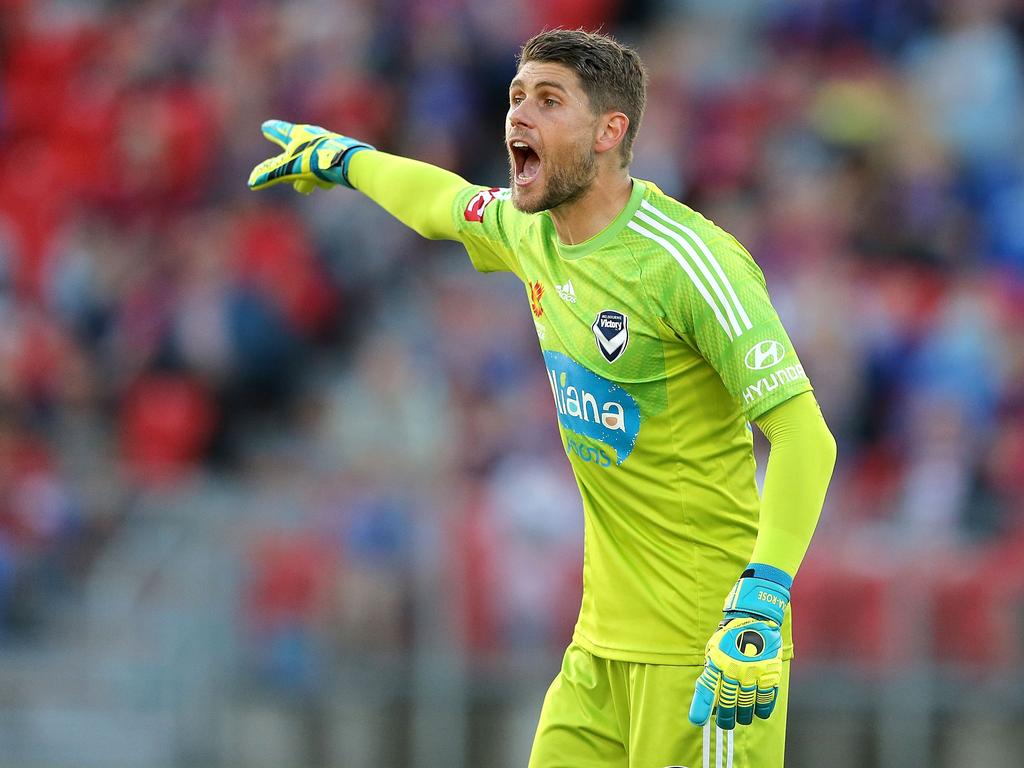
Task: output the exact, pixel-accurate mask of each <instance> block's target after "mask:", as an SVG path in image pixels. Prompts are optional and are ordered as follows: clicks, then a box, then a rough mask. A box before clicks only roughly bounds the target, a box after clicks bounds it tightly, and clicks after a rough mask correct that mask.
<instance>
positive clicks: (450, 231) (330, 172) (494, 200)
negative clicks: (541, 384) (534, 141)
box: [248, 120, 531, 280]
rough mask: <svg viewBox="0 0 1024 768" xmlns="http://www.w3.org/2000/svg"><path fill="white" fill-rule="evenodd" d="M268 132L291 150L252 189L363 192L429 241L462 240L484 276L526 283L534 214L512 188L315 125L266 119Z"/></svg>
mask: <svg viewBox="0 0 1024 768" xmlns="http://www.w3.org/2000/svg"><path fill="white" fill-rule="evenodd" d="M262 131H263V135H264V136H265V137H266V138H267V139H269V140H270V141H272V142H274V143H275V144H277V145H278V146H279V147H281V148H282V149H283V150H284V151H283V152H281V153H280V154H278V155H275V156H273V157H270V158H268V159H266V160H264V161H263V162H262V163H259V164H258V165H257V166H256V167H255V168H253V170H252V173H250V174H249V182H248V183H249V188H250V189H253V190H259V189H265V188H266V187H270V186H273V185H275V184H281V183H289V184H291V185H292V186H293V187H295V190H296V191H298V192H301V193H303V194H309V193H310V192H312V191H313V190H314V189H315V188H317V187H320V188H322V189H329V188H331V187H333V186H335V185H340V186H345V187H349V188H354V189H358V190H359V191H360V192H362V193H363V194H365V195H366V196H367V197H369V198H370V199H371V200H373V201H374V202H376V203H377V204H378V205H380V206H381V207H382V208H384V210H386V211H387V212H388V213H390V214H391V215H392V216H394V217H395V218H397V219H398V220H399V221H400V222H402V223H403V224H405V225H406V226H408V227H410V228H412V229H413V230H414V231H416V232H418V233H419V234H420V235H422V236H423V237H427V238H430V239H432V240H456V241H458V242H460V243H462V244H463V245H464V246H465V248H466V251H467V252H468V253H469V257H470V259H471V260H472V262H473V266H474V267H476V268H477V269H478V270H479V271H481V272H495V271H508V272H513V273H515V274H516V275H518V276H519V277H520V278H521V279H524V280H525V278H523V276H522V274H521V272H522V270H521V269H520V265H519V260H518V257H517V255H516V252H515V247H514V244H515V243H516V242H517V241H518V239H519V237H521V235H522V233H523V232H524V231H525V229H526V228H527V227H528V226H529V224H530V221H531V217H530V216H529V215H528V214H523V213H521V212H519V211H516V210H515V207H514V206H512V205H511V203H509V204H507V205H506V203H507V202H508V201H509V191H508V190H507V189H506V190H501V189H498V188H497V187H490V188H487V187H481V186H478V185H474V184H470V183H469V182H468V181H466V180H465V179H463V178H462V177H461V176H459V175H458V174H455V173H451V172H450V171H446V170H444V169H442V168H437V167H436V166H433V165H430V164H428V163H423V162H420V161H418V160H412V159H410V158H407V157H399V156H397V155H389V154H387V153H386V152H378V151H377V150H376V149H375V148H374V147H372V146H371V145H369V144H367V143H366V142H362V141H359V140H358V139H354V138H352V137H350V136H344V135H342V134H339V133H332V132H330V131H327V130H325V129H323V128H320V127H319V126H316V125H305V124H295V123H289V122H286V121H284V120H267V121H266V122H264V123H263V126H262Z"/></svg>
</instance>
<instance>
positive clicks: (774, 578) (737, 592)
mask: <svg viewBox="0 0 1024 768" xmlns="http://www.w3.org/2000/svg"><path fill="white" fill-rule="evenodd" d="M792 586H793V577H792V576H790V575H789V574H788V573H786V572H785V571H783V570H781V569H779V568H775V567H774V566H771V565H765V564H763V563H751V564H750V565H749V566H747V568H746V570H744V571H743V574H742V575H741V576H740V578H739V580H738V581H737V582H736V584H735V586H734V587H733V588H732V591H731V592H729V594H728V596H727V597H726V598H725V605H724V606H723V607H722V610H723V612H724V613H725V615H726V617H727V618H728V617H734V616H753V617H756V618H760V619H768V620H770V621H774V622H775V623H776V624H782V620H783V618H784V617H785V614H786V606H787V605H789V590H790V587H792Z"/></svg>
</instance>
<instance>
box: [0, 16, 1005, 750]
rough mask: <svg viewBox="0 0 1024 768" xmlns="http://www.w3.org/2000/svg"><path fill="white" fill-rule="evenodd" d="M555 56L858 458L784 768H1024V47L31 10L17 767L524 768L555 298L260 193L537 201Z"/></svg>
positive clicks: (20, 107)
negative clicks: (730, 250) (540, 126)
mask: <svg viewBox="0 0 1024 768" xmlns="http://www.w3.org/2000/svg"><path fill="white" fill-rule="evenodd" d="M554 25H563V26H570V27H575V26H580V25H582V26H585V27H588V28H595V27H597V26H599V25H603V28H604V29H605V30H606V31H610V32H613V33H615V34H617V35H618V36H620V37H621V38H622V39H623V40H625V41H627V42H630V43H632V44H634V45H636V46H637V47H638V48H639V50H640V51H641V53H642V55H643V57H644V58H645V60H646V62H647V64H648V66H649V68H650V71H651V76H652V77H651V88H650V99H649V107H648V112H647V116H646V118H645V120H644V124H643V128H642V130H641V133H640V137H639V140H638V143H637V147H636V161H635V165H634V175H636V176H639V177H642V178H649V179H652V180H654V181H655V182H656V183H658V184H659V185H660V186H661V187H662V188H663V189H664V190H666V191H667V192H668V193H670V194H672V195H675V196H678V197H679V198H681V199H683V200H684V201H687V202H689V203H691V204H692V205H694V206H695V207H697V208H698V209H700V210H702V211H703V212H704V213H706V214H707V215H708V216H710V217H711V218H713V219H714V220H716V221H717V222H718V223H720V224H721V225H723V226H724V227H726V228H727V229H729V230H730V231H732V232H733V233H735V234H736V235H737V236H738V237H739V238H740V240H741V241H743V242H744V243H745V244H747V245H748V247H749V248H750V250H751V251H752V252H753V253H754V254H755V257H756V258H757V259H758V261H759V262H760V264H761V265H762V267H763V269H764V271H765V273H766V275H767V278H768V282H769V287H770V289H771V291H772V293H773V296H774V300H775V303H776V306H777V307H778V309H779V311H780V314H781V315H782V317H783V319H784V321H785V322H786V324H787V326H788V328H789V331H790V333H791V336H792V337H793V340H794V342H795V343H796V345H797V346H798V348H799V350H800V353H801V357H802V358H803V361H804V363H805V365H806V367H807V369H808V370H809V372H810V374H811V377H812V380H813V381H814V383H815V385H816V387H817V393H818V397H819V400H820V401H821V403H822V406H823V409H824V411H825V414H826V416H827V419H828V421H829V423H830V425H831V427H832V429H833V431H834V432H835V434H836V436H837V439H838V442H839V449H840V454H839V456H840V458H839V465H838V468H837V472H836V476H835V479H834V481H833V484H832V488H831V491H830V494H829V498H828V501H827V503H826V508H825V512H824V516H823V519H822V523H821V525H820V527H819V531H818V533H817V535H816V538H815V541H814V544H813V546H812V550H811V553H810V555H809V557H808V560H807V561H806V564H805V566H804V567H803V569H802V571H801V574H800V577H799V578H798V579H797V588H796V597H795V599H796V624H795V626H796V635H797V644H798V645H797V653H798V661H797V669H796V676H795V681H794V689H793V701H792V705H791V723H792V724H791V728H790V732H791V737H790V745H789V755H790V757H789V761H788V765H790V766H795V767H796V768H800V767H802V766H820V765H824V764H828V765H829V766H830V768H845V766H880V767H881V768H893V767H894V766H901V768H907V767H909V766H943V767H947V766H948V767H949V768H953V767H954V766H972V767H976V768H986V767H988V766H992V767H993V768H994V767H995V766H1008V765H1017V764H1020V755H1021V754H1022V753H1024V728H1022V727H1021V726H1022V725H1024V693H1022V687H1021V683H1022V682H1024V681H1022V675H1021V669H1022V666H1021V661H1022V655H1024V526H1022V522H1024V518H1022V514H1024V153H1022V152H1021V150H1020V147H1021V146H1022V142H1021V140H1022V138H1024V137H1022V135H1021V134H1022V125H1024V123H1022V115H1021V110H1022V99H1024V74H1022V72H1024V68H1022V44H1024V12H1022V10H1021V7H1020V4H1018V3H1014V2H1010V1H1009V0H950V1H949V2H938V0H934V1H933V2H925V1H922V0H918V1H913V0H907V1H906V2H895V1H893V0H691V1H690V2H684V1H683V0H677V2H670V1H669V0H664V1H663V2H655V0H646V1H644V2H627V1H626V0H593V1H591V2H587V1H586V0H549V1H547V2H541V0H518V1H515V2H513V1H512V0H508V1H505V2H486V1H485V0H441V1H439V2H427V1H426V0H391V1H389V2H369V0H344V1H341V2H333V1H328V0H296V1H293V2H269V1H268V0H210V1H209V2H205V1H203V0H158V1H157V0H154V1H152V2H127V1H125V2H113V1H111V2H86V1H84V0H83V1H79V2H71V1H66V2H57V1H56V0H39V1H38V2H31V0H0V765H2V766H17V767H22V766H26V767H27V766H32V767H35V766H48V767H49V766H72V765H73V766H103V767H104V768H113V767H116V766H132V767H133V768H149V767H152V768H164V767H165V766H183V767H184V766H187V767H191V766H236V765H238V766H241V765H245V766H248V767H251V768H258V767H259V766H275V767H277V766H325V767H326V766H344V768H363V767H364V766H375V767H380V766H395V767H396V768H399V767H401V768H404V767H405V766H410V768H412V767H415V768H421V767H426V766H438V765H445V766H450V767H451V768H460V766H470V765H472V766H481V767H483V766H487V767H492V766H493V767H494V768H504V767H505V766H523V765H525V757H526V755H527V753H528V749H529V744H530V739H531V737H532V730H533V725H534V723H535V718H536V715H537V709H538V705H539V702H540V698H541V696H542V694H543V690H544V688H545V687H546V685H547V683H548V681H549V679H550V678H551V676H552V675H553V674H554V672H555V671H556V670H557V663H558V658H559V654H560V651H561V649H562V647H563V646H564V644H565V642H566V641H567V639H568V636H569V632H570V629H571V625H572V622H573V619H574V616H575V610H576V607H577V599H578V590H579V581H578V578H579V567H580V563H579V559H580V546H581V520H580V509H579V503H578V500H577V497H576V492H575V488H574V486H573V484H572V481H571V478H570V476H569V473H568V467H567V463H566V462H565V460H564V456H563V452H562V449H561V447H560V444H559V441H558V436H557V432H556V429H555V422H554V419H553V418H552V405H551V402H550V392H549V391H548V387H547V382H546V379H545V377H544V375H543V368H542V364H541V359H540V356H539V355H538V354H537V351H536V340H535V338H534V334H533V329H532V324H531V322H530V315H529V310H528V308H527V305H526V302H525V301H524V298H523V296H522V290H521V288H520V286H519V285H517V283H516V281H515V280H514V279H513V278H510V277H507V276H504V277H502V276H499V277H483V276H477V275H475V274H473V273H472V272H471V269H470V267H469V265H468V262H467V260H466V259H465V257H464V255H463V254H462V253H461V252H460V249H459V248H458V247H456V246H454V245H452V244H438V243H428V242H425V241H421V240H419V239H417V237H416V236H415V235H413V234H412V233H410V232H407V231H404V230H403V229H402V228H401V227H400V225H398V224H397V223H395V222H393V221H392V220H390V219H389V217H388V216H387V215H386V214H384V213H383V212H381V211H380V210H379V209H376V208H375V207H374V206H373V205H372V204H371V203H369V202H368V201H366V200H365V199H362V198H360V196H359V195H357V194H355V193H351V192H348V191H331V192H329V193H323V192H318V193H316V194H315V195H313V196H312V197H310V198H305V197H300V196H297V195H295V194H293V193H292V192H291V190H290V189H286V190H272V191H270V192H266V193H261V194H253V193H250V192H248V191H247V190H246V188H245V179H246V178H247V175H248V172H249V169H250V167H251V166H252V165H253V164H254V163H256V162H257V161H259V160H261V159H262V158H264V157H266V156H268V155H269V154H271V153H272V151H273V148H272V147H271V145H270V144H268V143H266V142H265V141H264V140H263V139H262V138H261V136H260V134H259V124H260V122H261V121H262V120H264V119H266V118H268V117H280V118H284V119H289V120H295V121H308V122H314V123H319V124H323V125H325V126H329V127H331V128H334V129H336V130H339V131H342V132H346V133H350V134H352V135H355V136H357V137H359V138H363V139H366V140H368V141H371V142H373V143H375V144H376V145H377V146H379V147H381V148H383V149H387V150H389V151H393V152H397V153H401V154H407V155H410V156H413V157H417V158H420V159H423V160H427V161H431V162H434V163H437V164H439V165H442V166H445V167H448V168H452V169H455V170H458V171H459V172H461V173H462V174H463V175H464V176H466V177H467V178H469V179H471V180H473V181H476V182H481V183H493V184H501V183H503V181H504V180H506V179H507V171H506V168H505V159H504V156H503V147H502V144H501V131H502V120H503V115H504V110H505V100H506V87H507V82H508V80H509V78H510V76H511V74H512V72H513V57H514V54H515V52H516V50H517V47H518V45H519V44H520V43H521V42H522V41H523V40H525V39H526V38H527V37H529V36H530V35H531V34H532V33H534V32H536V31H538V30H539V29H541V28H543V27H545V26H554ZM761 448H762V450H763V446H761ZM665 705H666V706H678V707H679V712H680V727H687V726H686V725H685V724H684V720H685V707H686V702H666V703H665Z"/></svg>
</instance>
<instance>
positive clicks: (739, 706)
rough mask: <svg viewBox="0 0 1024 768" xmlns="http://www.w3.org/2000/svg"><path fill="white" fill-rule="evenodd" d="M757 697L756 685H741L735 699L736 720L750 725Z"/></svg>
mask: <svg viewBox="0 0 1024 768" xmlns="http://www.w3.org/2000/svg"><path fill="white" fill-rule="evenodd" d="M756 698H757V686H756V685H741V686H740V692H739V696H738V697H737V699H736V722H737V723H739V724H740V725H750V724H751V723H752V722H754V702H755V700H756Z"/></svg>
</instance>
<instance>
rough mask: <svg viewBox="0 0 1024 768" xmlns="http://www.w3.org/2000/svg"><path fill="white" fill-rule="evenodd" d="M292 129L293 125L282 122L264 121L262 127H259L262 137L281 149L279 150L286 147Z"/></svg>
mask: <svg viewBox="0 0 1024 768" xmlns="http://www.w3.org/2000/svg"><path fill="white" fill-rule="evenodd" d="M294 129H295V123H289V122H286V121H284V120H265V121H264V122H263V125H261V126H260V130H261V131H263V135H264V136H265V137H266V138H267V139H269V140H270V141H272V142H274V143H275V144H277V145H278V146H279V147H281V149H284V148H285V147H287V146H288V142H289V141H291V138H292V131H293V130H294Z"/></svg>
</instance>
